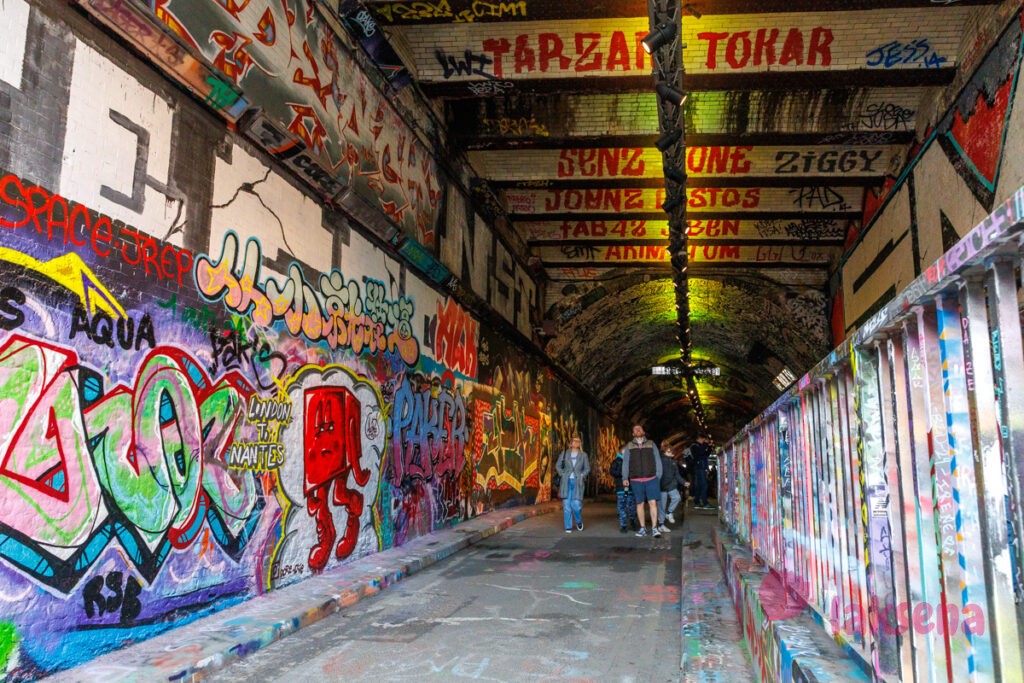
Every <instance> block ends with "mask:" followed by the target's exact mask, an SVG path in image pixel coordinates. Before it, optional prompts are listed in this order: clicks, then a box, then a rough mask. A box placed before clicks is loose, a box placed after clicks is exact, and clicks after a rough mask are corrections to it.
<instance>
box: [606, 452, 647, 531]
mask: <svg viewBox="0 0 1024 683" xmlns="http://www.w3.org/2000/svg"><path fill="white" fill-rule="evenodd" d="M608 473H609V474H610V475H612V479H614V480H615V506H616V508H617V509H618V511H619V533H621V534H624V533H626V522H627V521H628V522H629V524H630V526H632V528H633V529H634V530H635V529H639V528H640V523H639V522H638V521H637V518H636V500H634V499H633V490H632V489H631V488H629V487H628V486H623V484H622V452H621V451H620V452H618V453H616V454H615V458H613V459H612V464H611V465H609V466H608Z"/></svg>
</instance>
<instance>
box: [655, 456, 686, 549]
mask: <svg viewBox="0 0 1024 683" xmlns="http://www.w3.org/2000/svg"><path fill="white" fill-rule="evenodd" d="M662 445H663V446H664V444H662ZM684 484H686V480H685V479H683V475H681V474H679V466H678V465H676V460H675V458H674V457H673V455H672V449H671V447H669V446H664V450H663V451H662V452H661V500H659V501H658V529H659V530H660V531H661V533H666V532H668V531H672V530H671V529H669V528H668V526H667V525H666V524H665V522H666V521H667V522H671V523H672V524H675V523H676V518H675V515H673V514H672V513H674V512H675V511H676V507H678V506H679V501H680V496H679V487H680V486H682V485H684Z"/></svg>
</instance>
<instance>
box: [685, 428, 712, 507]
mask: <svg viewBox="0 0 1024 683" xmlns="http://www.w3.org/2000/svg"><path fill="white" fill-rule="evenodd" d="M713 452H714V448H713V447H712V446H711V444H710V443H708V437H706V436H704V435H703V434H700V435H698V436H697V442H696V443H695V444H693V445H692V446H690V455H692V456H693V467H694V471H693V489H694V490H693V507H695V508H704V509H710V508H711V506H710V505H708V461H709V460H710V458H711V454H712V453H713Z"/></svg>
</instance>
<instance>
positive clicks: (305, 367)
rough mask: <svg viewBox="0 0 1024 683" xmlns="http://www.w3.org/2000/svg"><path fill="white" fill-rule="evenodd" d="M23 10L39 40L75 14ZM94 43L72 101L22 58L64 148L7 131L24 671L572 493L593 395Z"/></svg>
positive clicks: (7, 537)
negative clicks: (557, 463) (561, 488)
mask: <svg viewBox="0 0 1024 683" xmlns="http://www.w3.org/2000/svg"><path fill="white" fill-rule="evenodd" d="M5 7H10V8H15V9H11V10H10V11H11V12H12V13H16V12H17V8H23V9H24V10H25V14H24V16H23V18H24V20H25V21H24V22H23V23H18V22H15V23H13V24H12V26H22V27H23V28H24V34H25V40H24V44H23V45H22V47H23V52H24V53H26V54H27V53H31V52H33V51H42V49H43V47H45V46H44V45H37V44H34V43H33V41H34V40H40V41H47V40H51V39H53V37H54V36H57V35H61V34H62V32H64V31H66V28H65V27H62V26H59V25H57V24H55V23H54V21H55V20H53V19H51V18H49V17H48V16H47V15H44V14H42V13H38V12H36V11H35V10H34V9H32V8H31V7H30V6H29V5H27V4H24V3H19V2H17V1H16V0H10V3H8V5H7V6H5ZM4 11H7V9H5V10H4ZM64 11H72V10H70V9H68V8H64ZM19 16H20V15H19ZM83 30H88V31H90V34H89V35H88V36H86V37H87V38H88V39H89V41H91V43H92V44H98V45H100V46H103V45H104V43H103V37H102V36H101V35H100V34H99V32H98V29H96V28H95V27H88V28H87V29H83ZM33 36H34V37H33ZM15 42H16V41H15ZM60 44H61V45H64V43H63V42H62V43H60ZM107 46H108V47H109V46H110V45H109V43H108V44H107ZM70 47H71V48H72V49H71V50H70V51H69V52H67V53H60V54H59V55H58V56H57V57H56V59H57V60H58V62H59V63H60V65H61V66H63V67H70V65H71V64H74V69H73V76H72V82H71V83H69V84H68V85H67V87H66V88H65V89H64V90H58V91H53V92H46V93H41V92H38V91H36V90H33V88H36V87H42V86H38V85H36V83H37V82H42V79H21V78H20V77H17V78H16V77H14V76H10V74H12V73H13V72H14V71H15V69H14V66H12V65H11V64H8V63H7V61H6V60H17V66H18V68H19V69H21V70H23V71H31V70H32V69H37V68H42V67H39V66H38V65H36V64H35V63H34V62H30V61H27V60H25V59H24V57H23V54H13V53H12V52H11V51H10V50H4V51H0V62H3V63H2V64H0V78H3V79H7V78H10V79H11V81H13V82H14V83H12V82H9V81H8V80H2V81H0V87H2V88H4V89H5V90H10V91H11V92H13V96H12V97H11V98H10V102H11V104H9V105H8V104H5V103H6V102H7V100H4V99H0V106H9V107H11V108H12V109H13V110H14V111H15V114H16V115H18V116H20V115H22V108H23V107H24V108H29V107H30V106H32V105H33V102H35V101H37V100H39V99H42V98H43V97H44V96H46V97H50V98H51V99H55V100H56V101H58V102H59V103H61V106H60V107H58V108H54V109H53V113H54V116H64V115H65V114H64V113H62V112H67V114H66V116H67V119H66V120H67V121H68V126H69V127H68V131H67V135H66V138H64V139H58V140H57V143H56V144H58V145H59V146H61V149H59V150H58V153H57V154H56V155H54V156H53V157H47V158H43V157H42V156H33V154H34V153H35V152H34V151H33V148H31V147H28V146H25V145H20V143H19V146H18V148H17V149H11V148H7V147H5V145H8V144H13V143H9V142H8V140H7V138H0V158H2V159H7V160H10V162H11V163H12V164H13V165H14V168H11V169H0V283H2V284H0V404H2V405H3V410H0V613H2V614H3V615H4V616H3V617H2V619H0V678H5V679H9V680H23V679H31V678H36V677H38V676H40V675H42V674H45V673H48V672H51V671H54V670H58V669H61V668H65V667H69V666H72V665H75V664H78V663H81V662H84V661H86V660H88V659H90V658H92V657H95V656H96V655H98V654H100V653H102V652H104V651H107V650H110V649H113V648H115V647H119V646H121V645H122V644H124V643H126V642H134V641H137V640H140V639H144V638H146V637H149V636H152V635H155V634H156V633H159V632H161V631H163V630H166V629H168V628H170V627H172V626H174V625H180V624H182V623H186V622H188V621H190V620H192V619H195V618H197V617H199V616H202V615H204V614H207V613H209V612H211V611H214V610H218V609H222V608H224V607H227V606H230V605H232V604H236V603H238V602H240V601H242V600H246V599H249V598H252V597H254V596H256V595H259V594H261V593H263V592H265V591H268V590H272V589H274V588H277V587H280V586H283V585H287V584H290V583H294V582H295V581H298V580H301V579H302V578H304V577H308V576H311V575H314V574H317V573H319V572H325V571H330V570H331V568H332V567H337V566H338V565H339V564H341V563H344V562H346V561H350V560H352V559H354V558H357V557H360V556H364V555H367V554H369V553H373V552H377V551H379V550H381V549H384V548H388V547H392V546H395V545H399V544H401V543H404V542H405V541H407V540H409V539H412V538H415V537H416V536H419V535H422V534H425V533H429V532H431V531H434V530H436V529H439V528H441V527H444V526H448V525H451V524H455V523H458V522H459V521H461V520H464V519H466V518H467V517H471V516H474V515H476V514H478V513H480V512H481V511H485V510H490V509H493V508H494V507H495V506H498V505H505V504H513V503H529V502H533V501H534V500H536V499H538V498H542V499H543V498H547V497H549V496H550V492H549V490H548V483H549V476H550V452H551V451H552V450H553V449H555V448H559V447H560V446H561V444H562V443H563V440H564V438H565V437H566V435H568V434H570V433H572V432H576V431H579V432H581V433H583V434H584V435H585V436H584V438H585V439H587V440H591V439H594V438H596V433H597V429H596V426H595V425H596V423H597V417H596V413H595V412H594V410H593V409H592V408H589V407H588V406H587V404H586V402H585V401H584V400H583V399H582V398H580V397H579V396H577V395H575V394H574V393H573V392H572V391H571V390H570V389H568V388H567V387H565V386H563V385H562V383H561V382H559V381H558V380H556V379H555V378H553V377H552V376H551V375H550V371H549V370H547V369H546V368H545V367H544V366H543V365H542V364H541V363H539V362H527V361H523V360H520V359H521V358H522V357H523V352H522V350H521V349H519V348H518V347H517V346H516V345H515V344H514V343H512V342H510V341H507V340H504V339H501V338H500V336H498V334H497V333H496V332H494V331H493V330H489V329H486V330H485V329H484V327H483V325H482V324H481V322H480V321H479V319H477V318H475V317H474V316H473V315H471V314H470V313H469V312H468V311H467V310H465V309H464V308H462V307H461V306H460V305H459V304H458V303H457V302H456V301H454V300H453V299H451V298H450V297H448V296H447V295H445V294H444V293H441V292H439V291H437V290H435V289H433V288H432V287H431V286H430V285H428V284H427V283H426V282H425V281H423V280H421V279H419V278H418V277H417V276H416V275H415V274H414V271H413V270H412V269H410V268H409V267H408V266H407V265H406V264H404V263H403V262H401V261H400V260H398V258H397V257H396V255H395V254H394V253H391V252H387V251H384V250H382V249H381V248H379V247H378V246H375V244H374V243H372V242H371V241H369V240H368V239H366V238H364V237H363V236H361V235H360V233H359V229H358V226H353V225H352V224H350V223H348V222H347V220H346V219H343V218H342V217H341V216H339V215H338V214H336V213H334V212H332V211H331V210H330V209H327V208H324V206H323V205H322V204H320V203H318V202H317V201H316V199H315V198H314V197H311V196H310V195H308V194H306V193H305V192H304V191H303V190H300V189H299V186H298V185H297V184H295V183H293V182H291V181H290V180H289V179H287V177H286V174H285V173H284V172H278V171H275V170H274V169H273V168H272V167H271V165H270V164H272V163H274V162H273V161H272V160H271V159H269V158H268V157H261V156H259V153H258V152H257V151H255V150H254V149H253V148H252V147H251V146H249V144H248V143H247V142H246V141H245V140H244V139H243V138H242V137H241V136H239V135H236V134H235V133H234V132H231V131H228V130H227V129H226V128H225V127H223V125H222V124H219V123H218V119H216V118H215V117H214V116H213V115H212V114H210V113H209V112H206V111H204V110H203V109H201V108H200V106H199V105H198V104H196V103H195V102H193V101H191V100H189V99H187V96H186V95H183V94H182V93H181V92H178V91H176V90H174V89H173V88H172V87H166V84H163V85H161V84H160V83H158V82H155V81H153V77H152V74H150V75H149V76H148V78H149V81H148V82H146V83H143V82H142V81H140V80H138V78H139V76H138V74H139V73H140V72H141V71H143V69H142V67H140V66H139V65H138V64H136V63H134V62H131V60H130V59H129V60H127V62H126V63H127V68H129V69H134V70H133V71H125V70H123V69H124V68H125V67H124V66H115V65H114V62H112V61H111V60H109V59H108V58H107V57H105V56H104V54H103V52H102V51H100V50H97V49H94V48H92V47H88V46H87V45H86V44H85V42H80V41H78V39H72V40H71V43H70ZM60 60H66V61H60ZM254 68H255V67H254ZM350 76H351V75H350ZM338 78H339V79H341V80H340V81H339V83H341V85H344V86H345V87H346V88H347V90H346V92H354V91H355V90H354V88H355V86H352V84H351V83H347V85H346V81H345V80H344V79H345V78H349V76H338ZM351 78H353V79H354V80H355V81H356V82H357V83H356V85H358V83H364V82H363V81H360V80H359V79H358V78H356V77H355V76H351ZM90 79H92V81H90ZM364 85H365V83H364ZM350 86H351V87H350ZM46 87H50V86H46ZM368 97H369V95H368ZM379 97H380V96H379V93H376V91H374V93H373V94H372V97H370V99H372V98H379ZM62 98H63V99H62ZM86 99H87V101H86ZM86 104H88V105H89V107H88V111H86V107H85V105H86ZM72 122H74V124H75V127H74V128H73V127H72V126H71V123H72ZM133 122H134V123H133ZM140 122H141V123H140ZM143 124H145V125H143ZM111 126H112V128H111ZM163 126H167V128H164V127H163ZM97 137H102V138H103V139H104V140H105V142H104V144H106V145H107V146H108V147H109V148H110V149H111V150H113V149H115V148H117V149H120V147H119V145H120V144H121V142H122V141H123V139H127V140H128V141H129V143H130V145H129V147H127V148H126V149H127V150H129V151H128V152H126V153H124V154H120V153H118V154H113V153H111V154H103V151H102V150H101V149H97V147H96V140H95V138H97ZM143 143H145V144H143ZM211 149H215V150H216V151H215V152H212V151H210V150H211ZM185 150H188V154H187V155H185V154H183V152H184V151H185ZM417 154H419V152H417ZM83 155H84V156H85V157H87V158H82V157H83ZM182 156H190V157H194V158H198V159H204V160H205V161H206V164H205V165H204V164H199V163H197V164H195V165H192V166H188V167H187V168H186V167H179V166H177V165H176V163H177V162H176V161H175V159H178V160H180V158H181V157H182ZM419 158H420V159H421V160H422V158H423V157H422V156H421V157H419ZM97 159H100V160H103V164H98V165H95V168H94V169H93V170H92V171H91V172H89V171H87V170H86V169H87V167H89V168H92V167H91V166H90V161H91V160H97ZM393 168H394V169H398V167H397V166H395V167H393ZM39 169H42V170H39ZM417 169H419V170H417ZM421 170H422V169H420V167H419V166H417V167H416V169H413V168H412V167H408V168H406V167H402V169H401V173H406V172H408V173H409V174H411V175H409V176H408V177H405V176H403V178H404V179H403V180H402V181H401V183H400V184H401V185H402V186H403V187H405V188H409V187H412V185H414V183H412V182H411V181H415V178H416V175H417V173H419V172H420V171H421ZM396 172H398V170H396ZM47 178H48V179H49V180H45V179H47ZM406 180H409V181H410V182H406ZM156 235H163V237H158V236H156ZM292 246H294V248H292Z"/></svg>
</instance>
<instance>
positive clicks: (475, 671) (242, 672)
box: [208, 502, 749, 683]
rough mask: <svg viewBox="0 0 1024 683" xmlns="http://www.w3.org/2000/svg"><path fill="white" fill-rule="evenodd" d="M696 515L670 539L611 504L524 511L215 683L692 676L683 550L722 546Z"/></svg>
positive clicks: (244, 661) (262, 652)
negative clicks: (569, 522) (626, 521)
mask: <svg viewBox="0 0 1024 683" xmlns="http://www.w3.org/2000/svg"><path fill="white" fill-rule="evenodd" d="M691 518H692V520H693V521H689V520H688V521H687V522H686V523H685V524H683V525H677V528H676V530H675V531H674V532H673V533H671V534H665V535H664V536H663V537H662V538H660V539H653V538H636V537H635V536H633V534H632V533H628V534H621V533H620V532H619V530H618V522H617V519H616V517H615V508H614V505H613V504H612V503H609V502H588V503H587V505H586V506H585V508H584V523H585V528H584V530H583V531H582V532H578V531H575V530H574V531H573V533H571V534H566V533H565V531H564V530H563V528H562V523H561V521H562V520H561V515H560V514H554V515H545V516H541V517H535V518H532V519H528V520H526V521H523V522H521V523H519V524H517V525H515V526H514V527H512V528H509V529H506V530H505V531H502V532H501V533H499V534H496V535H494V536H492V537H490V538H488V539H486V540H485V541H483V542H481V543H479V544H477V545H475V546H472V547H471V548H469V549H467V550H464V551H462V552H460V553H457V554H455V555H453V556H451V557H449V558H447V559H445V560H443V561H441V562H439V563H437V564H435V565H433V566H431V567H429V568H427V569H425V570H423V571H421V572H418V573H417V574H415V575H413V576H411V577H409V578H408V579H406V580H404V581H402V582H401V583H400V584H398V585H396V586H394V587H392V588H390V589H388V590H387V591H384V592H382V593H381V594H380V595H377V596H375V597H373V598H370V599H366V600H363V601H361V602H359V603H357V604H355V605H353V606H351V607H349V608H346V609H344V610H342V611H340V612H338V613H337V614H335V615H332V616H330V617H327V618H325V619H323V620H322V621H320V622H318V623H316V624H314V625H312V626H310V627H309V628H306V629H303V630H302V631H300V632H299V633H298V634H296V635H294V636H291V637H287V638H284V639H282V640H281V641H279V642H277V643H274V644H272V645H270V646H268V647H266V648H263V649H261V650H259V651H258V652H256V653H254V654H253V655H251V656H249V657H246V658H244V659H242V660H240V661H238V662H236V663H235V664H233V665H231V666H229V667H228V668H226V669H222V670H221V671H219V672H217V673H215V674H214V675H213V676H212V677H211V678H210V679H208V680H212V681H240V680H251V681H289V682H290V683H291V682H292V681H295V680H305V681H312V680H318V679H319V680H345V681H382V680H388V681H397V680H406V679H437V680H440V679H444V680H451V679H456V678H467V679H477V680H485V681H544V680H559V681H567V680H572V681H588V680H592V681H678V680H682V671H681V669H680V666H681V661H682V645H681V637H680V625H681V616H682V614H681V595H680V586H681V585H682V577H681V568H682V564H683V561H682V550H683V546H684V543H686V542H689V543H690V544H691V545H692V544H696V545H698V546H704V547H705V550H706V549H707V548H713V544H712V543H711V533H710V527H711V525H712V524H713V522H714V517H713V516H711V515H699V514H698V515H691ZM705 527H706V528H705ZM705 532H706V535H707V539H706V540H707V542H706V543H704V542H702V541H701V540H700V539H699V538H698V537H699V536H703V535H705ZM711 552H713V549H712V550H711ZM718 573H719V575H721V570H720V569H719V570H718ZM705 583H706V581H705ZM736 633H738V629H737V630H736ZM734 645H735V646H736V647H737V650H736V653H737V654H736V656H735V658H737V659H738V660H739V661H740V662H741V663H742V662H743V656H742V649H741V646H739V644H738V643H735V644H734ZM717 661H721V660H717ZM695 663H696V660H694V659H693V658H692V657H691V658H690V659H689V666H690V668H693V667H694V664H695ZM698 668H699V667H698ZM748 669H749V667H748ZM715 678H717V676H715ZM692 680H713V679H708V678H706V677H694V678H692ZM731 680H733V681H734V682H735V683H739V680H742V679H731Z"/></svg>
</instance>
